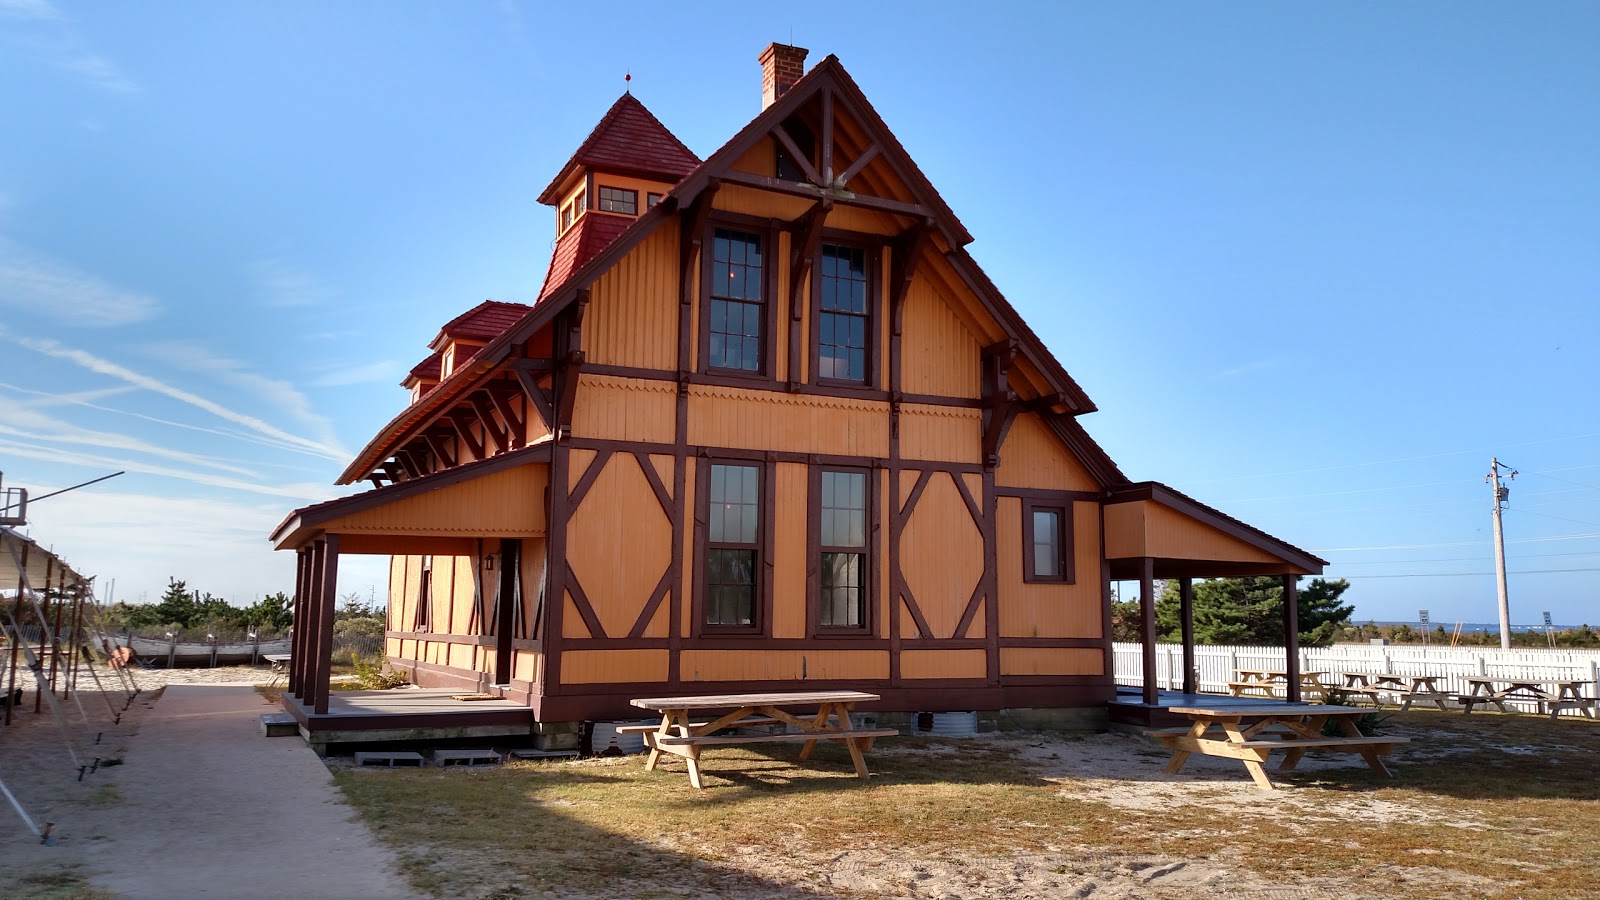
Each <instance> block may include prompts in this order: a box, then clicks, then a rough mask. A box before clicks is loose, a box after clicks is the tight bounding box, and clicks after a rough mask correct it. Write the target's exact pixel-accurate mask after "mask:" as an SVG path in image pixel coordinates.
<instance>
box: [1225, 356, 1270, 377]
mask: <svg viewBox="0 0 1600 900" xmlns="http://www.w3.org/2000/svg"><path fill="white" fill-rule="evenodd" d="M1283 362H1284V361H1283V359H1282V358H1281V357H1276V356H1274V357H1269V358H1267V359H1257V360H1252V361H1250V362H1246V363H1240V364H1239V365H1236V366H1232V367H1230V368H1227V369H1223V370H1222V371H1220V372H1218V373H1217V377H1218V378H1238V377H1239V376H1240V375H1253V374H1255V373H1256V372H1265V371H1267V370H1269V369H1276V368H1277V367H1279V366H1281V365H1283Z"/></svg>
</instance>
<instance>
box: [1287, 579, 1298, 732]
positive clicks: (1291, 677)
mask: <svg viewBox="0 0 1600 900" xmlns="http://www.w3.org/2000/svg"><path fill="white" fill-rule="evenodd" d="M1283 652H1284V656H1285V662H1287V663H1288V665H1286V666H1284V667H1283V671H1284V672H1285V673H1286V676H1287V677H1286V678H1285V680H1286V681H1288V691H1289V693H1288V697H1289V702H1290V703H1298V702H1300V579H1299V577H1297V576H1294V575H1285V576H1283Z"/></svg>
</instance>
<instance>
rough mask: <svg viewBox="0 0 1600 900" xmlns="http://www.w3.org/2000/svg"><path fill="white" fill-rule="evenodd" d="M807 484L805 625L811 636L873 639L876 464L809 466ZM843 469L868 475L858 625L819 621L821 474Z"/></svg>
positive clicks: (875, 618) (875, 616)
mask: <svg viewBox="0 0 1600 900" xmlns="http://www.w3.org/2000/svg"><path fill="white" fill-rule="evenodd" d="M809 468H810V471H809V473H808V475H809V477H808V479H807V481H808V483H807V485H806V624H807V626H808V628H809V631H810V636H811V637H813V638H848V637H859V638H875V637H876V636H877V633H878V591H877V590H876V581H877V574H878V569H877V564H878V554H877V552H876V551H877V545H878V537H879V531H878V493H879V491H880V490H881V486H880V485H879V484H878V472H879V471H880V470H879V469H878V468H876V467H869V466H842V465H841V466H811V467H809ZM824 472H846V473H850V474H861V475H865V476H867V509H866V517H867V534H866V544H865V546H863V547H862V548H861V553H862V555H863V557H864V559H863V560H862V567H863V569H864V571H865V573H866V577H865V578H864V579H863V583H862V594H863V596H862V606H863V609H862V622H861V624H860V625H824V624H822V597H821V596H820V594H821V591H822V554H823V553H825V552H830V551H829V549H828V548H826V547H823V546H822V474H823V473H824ZM854 550H855V548H853V547H851V548H839V550H838V552H847V553H848V552H854Z"/></svg>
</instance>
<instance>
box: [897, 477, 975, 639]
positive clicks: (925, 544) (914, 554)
mask: <svg viewBox="0 0 1600 900" xmlns="http://www.w3.org/2000/svg"><path fill="white" fill-rule="evenodd" d="M974 499H976V498H974ZM900 571H901V572H902V573H903V574H904V575H905V579H906V585H907V587H909V588H910V589H911V594H912V596H913V597H915V598H916V601H917V605H918V606H919V607H921V609H922V615H923V617H924V618H925V619H926V620H927V622H928V627H929V628H931V629H933V634H932V635H931V637H938V638H948V637H952V636H954V634H955V630H956V625H957V623H959V622H960V621H961V614H962V612H964V611H965V610H966V606H967V601H968V600H969V599H970V598H971V595H972V589H973V588H974V587H976V586H977V584H978V579H979V578H981V577H982V576H983V536H982V534H981V533H980V532H979V531H978V526H977V524H976V523H975V522H973V520H972V516H971V514H970V513H968V512H967V505H966V503H965V502H963V501H962V498H961V494H960V492H959V491H958V490H957V489H956V485H955V482H954V481H953V480H952V479H951V476H950V475H949V474H948V473H945V472H935V473H933V475H932V476H931V477H930V479H929V481H928V486H927V487H926V488H924V489H923V492H922V497H921V499H920V500H919V501H918V503H917V506H916V509H915V511H914V512H912V514H911V518H910V520H908V521H907V522H906V525H905V528H904V529H903V530H902V531H901V532H900ZM982 622H983V619H982V617H981V616H980V617H979V618H977V619H976V620H974V622H973V623H972V625H973V627H972V629H971V630H969V632H968V636H969V637H977V636H979V635H981V634H982ZM900 629H901V635H902V636H904V637H913V636H915V634H916V630H917V628H916V624H915V623H914V622H913V621H912V619H911V616H909V615H904V616H901V617H900Z"/></svg>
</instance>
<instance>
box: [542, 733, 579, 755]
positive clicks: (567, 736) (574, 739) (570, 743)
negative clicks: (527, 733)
mask: <svg viewBox="0 0 1600 900" xmlns="http://www.w3.org/2000/svg"><path fill="white" fill-rule="evenodd" d="M582 738H583V735H581V734H579V733H578V732H576V731H564V732H554V733H549V734H535V735H534V736H533V745H534V746H535V747H537V748H539V749H540V750H571V751H573V752H574V753H576V752H577V750H578V745H579V743H581V741H582Z"/></svg>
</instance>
